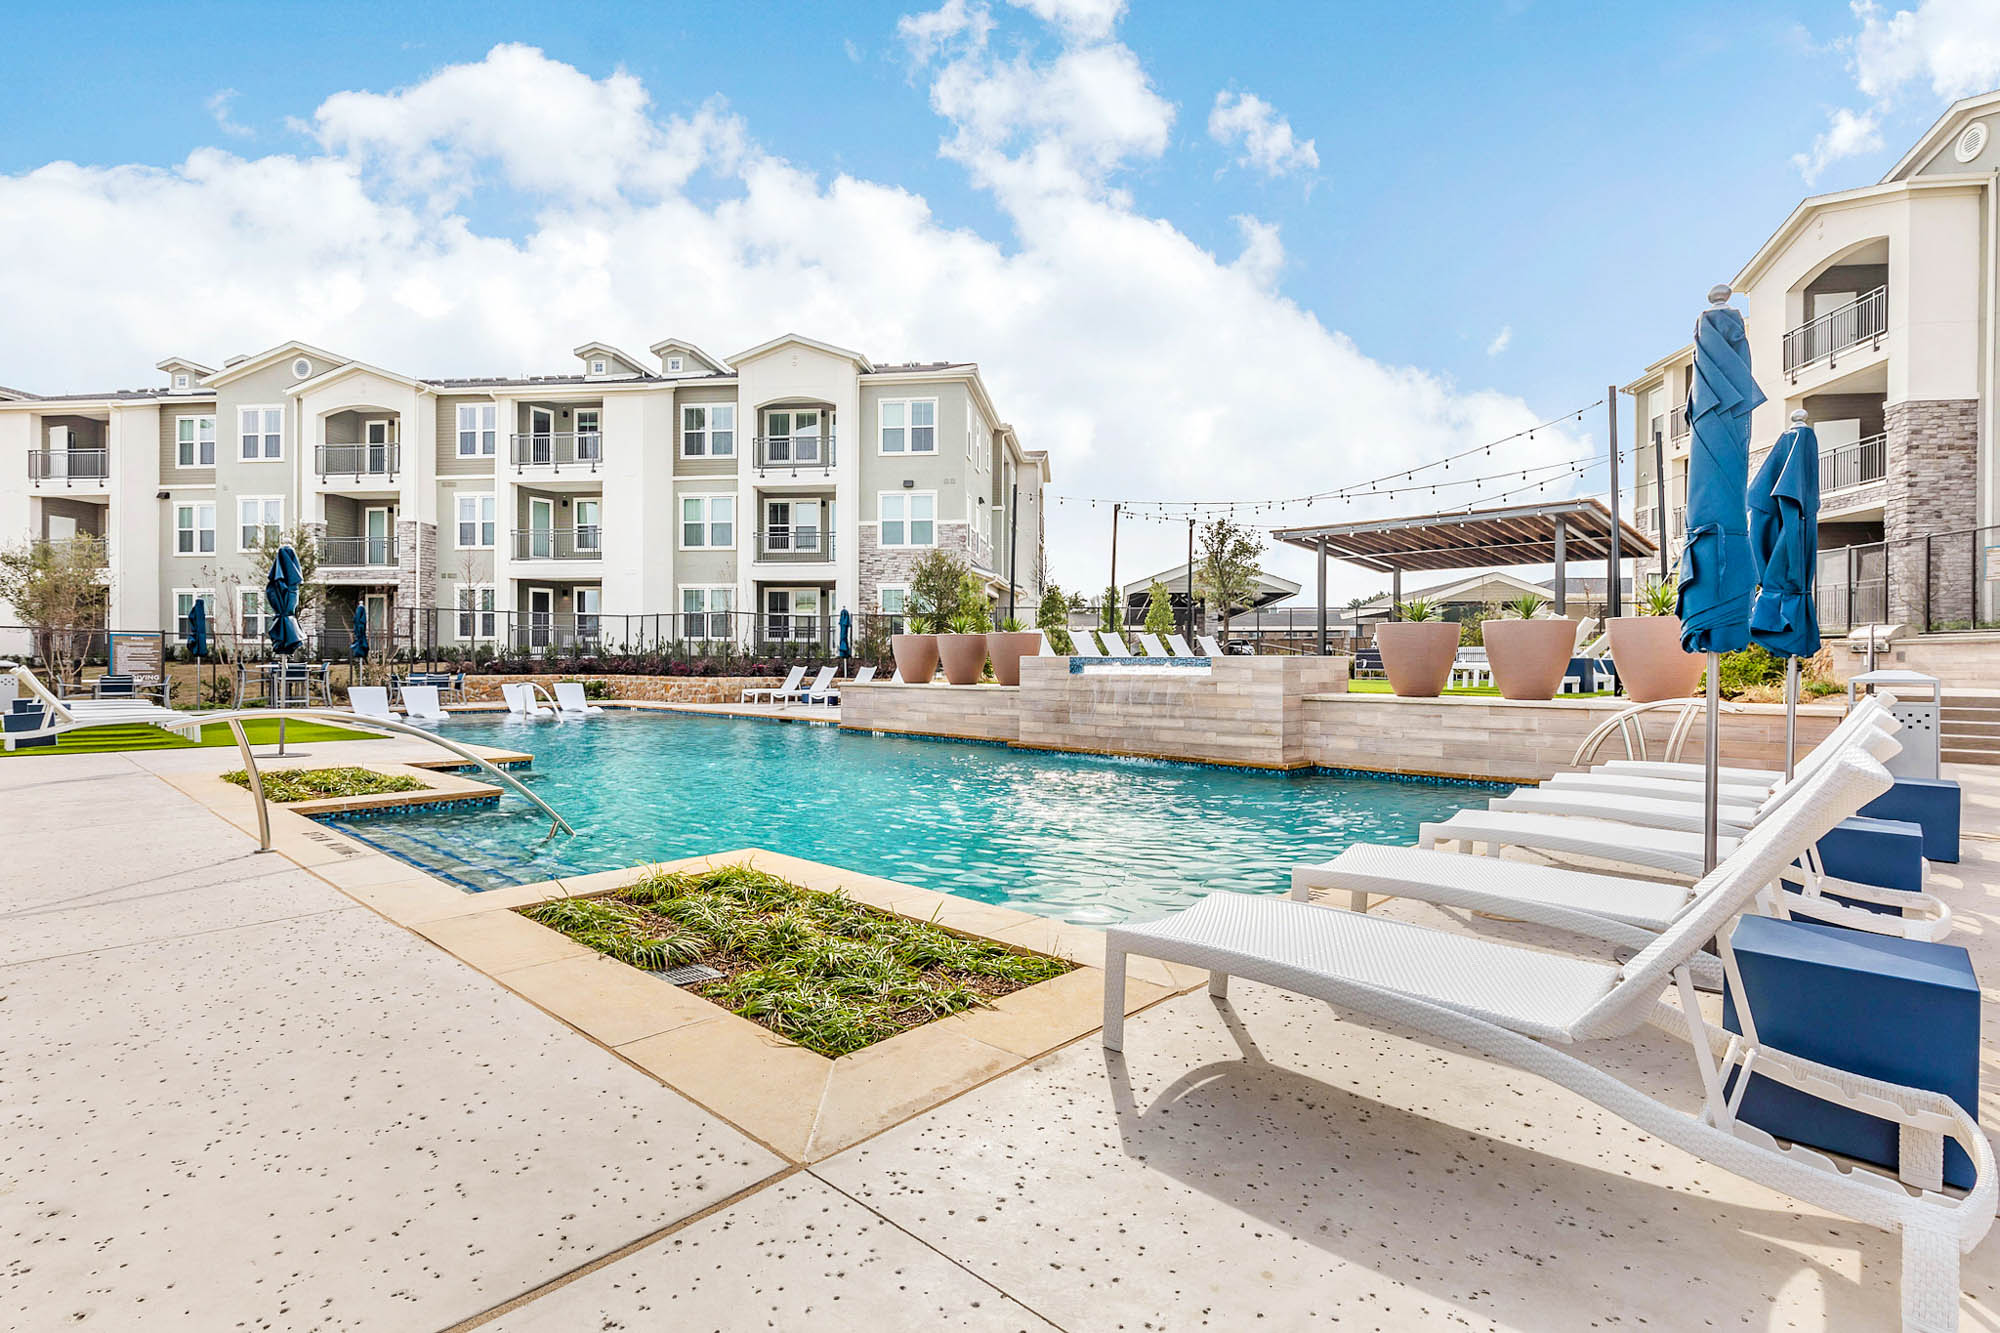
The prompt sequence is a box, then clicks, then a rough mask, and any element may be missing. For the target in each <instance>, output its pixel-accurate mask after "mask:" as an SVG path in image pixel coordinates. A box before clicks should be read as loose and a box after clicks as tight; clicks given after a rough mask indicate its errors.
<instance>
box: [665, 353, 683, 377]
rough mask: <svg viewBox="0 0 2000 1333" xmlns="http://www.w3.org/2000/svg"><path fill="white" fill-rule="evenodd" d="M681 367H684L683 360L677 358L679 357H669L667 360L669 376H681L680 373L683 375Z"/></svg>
mask: <svg viewBox="0 0 2000 1333" xmlns="http://www.w3.org/2000/svg"><path fill="white" fill-rule="evenodd" d="M681 365H682V361H681V358H680V357H677V356H670V357H668V358H667V373H668V374H669V375H678V374H680V373H681Z"/></svg>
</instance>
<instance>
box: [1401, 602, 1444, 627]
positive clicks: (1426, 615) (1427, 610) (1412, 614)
mask: <svg viewBox="0 0 2000 1333" xmlns="http://www.w3.org/2000/svg"><path fill="white" fill-rule="evenodd" d="M1396 618H1397V619H1398V620H1419V621H1421V620H1443V619H1444V608H1443V607H1442V606H1440V605H1438V604H1437V603H1436V602H1433V601H1432V600H1430V598H1428V597H1412V598H1411V599H1410V600H1409V601H1407V602H1398V603H1396Z"/></svg>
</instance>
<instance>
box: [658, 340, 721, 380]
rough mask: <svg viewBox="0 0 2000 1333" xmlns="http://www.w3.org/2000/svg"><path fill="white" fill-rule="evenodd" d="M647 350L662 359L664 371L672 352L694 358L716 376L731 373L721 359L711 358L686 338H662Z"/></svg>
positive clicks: (684, 372) (679, 372) (677, 372)
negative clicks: (668, 356)
mask: <svg viewBox="0 0 2000 1333" xmlns="http://www.w3.org/2000/svg"><path fill="white" fill-rule="evenodd" d="M646 350H647V351H649V352H651V353H652V354H653V355H654V356H657V357H659V358H660V366H661V369H662V371H665V368H666V364H667V355H668V354H669V353H671V352H679V353H680V354H681V355H683V356H690V357H693V358H694V359H695V360H696V361H698V362H700V363H701V364H702V365H704V366H707V367H708V368H709V370H710V371H711V372H713V373H714V374H717V375H727V374H728V373H729V367H728V366H727V365H726V364H725V363H724V362H722V361H721V360H720V359H719V358H717V357H713V356H710V355H709V354H708V353H707V352H704V351H702V350H701V348H699V347H697V346H695V345H694V344H693V343H691V342H689V341H687V340H686V339H685V338H662V339H660V340H659V341H658V342H656V343H654V344H653V345H652V346H651V347H648V348H647V349H646ZM668 373H672V374H682V375H685V374H693V373H695V372H692V371H674V372H668Z"/></svg>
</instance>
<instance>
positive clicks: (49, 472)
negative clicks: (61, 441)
mask: <svg viewBox="0 0 2000 1333" xmlns="http://www.w3.org/2000/svg"><path fill="white" fill-rule="evenodd" d="M110 476H111V451H110V450H109V449H30V450H29V451H28V480H29V481H31V482H33V483H34V484H35V485H37V486H39V485H41V484H42V483H43V482H45V481H48V482H58V481H59V482H62V483H64V484H65V485H70V486H75V485H78V484H84V485H96V484H98V483H100V482H103V481H105V480H107V479H108V478H109V477H110Z"/></svg>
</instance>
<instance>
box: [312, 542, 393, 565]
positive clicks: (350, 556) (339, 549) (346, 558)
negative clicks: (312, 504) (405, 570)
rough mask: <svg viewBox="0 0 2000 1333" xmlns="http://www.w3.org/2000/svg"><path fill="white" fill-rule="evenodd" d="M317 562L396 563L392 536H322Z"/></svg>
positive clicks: (324, 563)
mask: <svg viewBox="0 0 2000 1333" xmlns="http://www.w3.org/2000/svg"><path fill="white" fill-rule="evenodd" d="M319 562H320V563H321V564H322V565H327V566H335V565H338V566H343V567H374V566H378V565H379V566H384V567H388V566H393V565H394V564H395V563H396V539H395V538H394V537H322V538H320V539H319Z"/></svg>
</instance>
